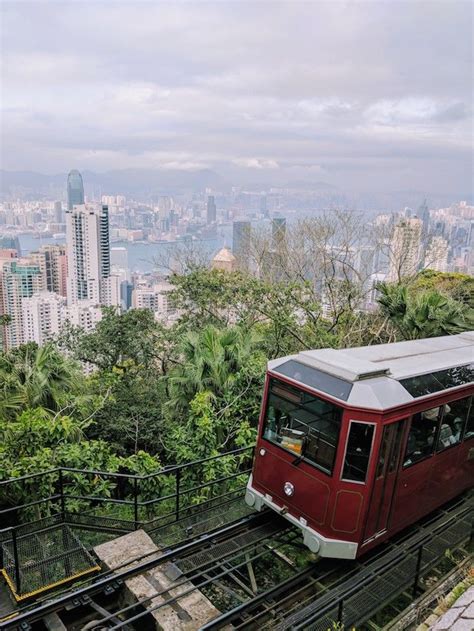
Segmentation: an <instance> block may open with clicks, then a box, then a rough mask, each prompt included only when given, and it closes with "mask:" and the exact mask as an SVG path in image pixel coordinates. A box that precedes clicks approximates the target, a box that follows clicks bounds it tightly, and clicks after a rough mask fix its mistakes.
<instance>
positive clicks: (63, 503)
mask: <svg viewBox="0 0 474 631" xmlns="http://www.w3.org/2000/svg"><path fill="white" fill-rule="evenodd" d="M252 455H253V447H244V448H241V449H236V450H233V451H230V452H226V453H223V454H217V455H215V456H210V457H207V458H203V459H201V460H196V461H194V462H189V463H185V464H181V465H175V466H170V467H165V468H163V469H160V470H159V471H156V472H153V473H150V474H147V475H135V474H130V473H121V472H110V471H99V470H87V469H76V468H71V467H57V468H55V469H50V470H47V471H43V472H40V473H32V474H29V475H25V476H21V477H19V478H12V479H9V480H5V481H2V482H0V526H2V525H5V526H6V527H5V528H0V568H3V571H4V573H7V574H8V576H9V577H10V580H11V583H12V585H13V587H14V591H15V593H16V594H17V595H18V594H21V593H22V589H23V585H22V584H23V583H24V582H25V580H24V576H23V570H24V568H25V567H27V566H28V567H32V566H34V565H35V564H38V563H40V561H38V559H37V558H36V556H35V557H34V558H32V556H31V553H30V552H29V550H30V547H31V546H30V545H28V546H27V545H26V542H27V541H29V540H31V538H32V537H33V536H35V537H36V539H38V533H41V532H46V531H48V532H50V533H51V532H53V531H54V529H56V530H57V529H59V528H61V527H63V526H64V525H66V526H70V527H71V528H73V529H82V530H86V531H87V530H89V531H97V532H100V533H109V534H124V533H127V532H131V531H133V530H137V529H138V528H143V529H145V530H146V531H147V532H150V533H153V532H154V531H157V530H159V529H160V528H163V527H166V526H169V525H172V524H177V523H180V522H182V521H184V520H187V521H189V520H191V521H192V519H193V518H194V516H198V515H199V514H202V513H203V512H204V511H210V510H212V508H213V507H215V506H218V505H219V504H220V503H224V502H228V501H230V500H231V499H232V498H233V497H238V496H239V495H241V494H242V491H243V489H244V488H245V485H246V482H247V477H248V474H249V473H250V470H251V464H252ZM31 497H36V499H34V500H31V501H30V498H31ZM51 536H52V535H51ZM27 550H28V551H27ZM42 555H43V553H42ZM42 555H39V557H38V558H40V559H41V558H42ZM43 556H44V555H43ZM41 562H42V561H41ZM42 571H43V572H44V568H43V566H42Z"/></svg>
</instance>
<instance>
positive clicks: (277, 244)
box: [272, 217, 286, 250]
mask: <svg viewBox="0 0 474 631" xmlns="http://www.w3.org/2000/svg"><path fill="white" fill-rule="evenodd" d="M285 236H286V218H285V217H274V218H273V219H272V245H273V247H274V248H275V250H279V249H281V247H282V244H283V242H284V240H285Z"/></svg>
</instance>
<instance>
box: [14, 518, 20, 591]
mask: <svg viewBox="0 0 474 631" xmlns="http://www.w3.org/2000/svg"><path fill="white" fill-rule="evenodd" d="M12 543H13V560H14V562H15V582H16V593H17V594H18V595H20V594H21V578H20V561H19V559H18V541H17V537H16V530H15V529H14V528H13V530H12Z"/></svg>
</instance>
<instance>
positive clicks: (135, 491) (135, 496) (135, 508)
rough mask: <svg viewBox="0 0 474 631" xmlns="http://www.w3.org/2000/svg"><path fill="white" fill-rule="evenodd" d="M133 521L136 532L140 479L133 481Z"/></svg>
mask: <svg viewBox="0 0 474 631" xmlns="http://www.w3.org/2000/svg"><path fill="white" fill-rule="evenodd" d="M133 519H134V522H135V530H137V529H138V478H134V479H133Z"/></svg>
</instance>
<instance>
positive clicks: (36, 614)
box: [2, 512, 273, 631]
mask: <svg viewBox="0 0 474 631" xmlns="http://www.w3.org/2000/svg"><path fill="white" fill-rule="evenodd" d="M272 517H273V513H270V512H265V513H263V514H262V513H253V514H251V515H248V516H246V517H243V518H242V519H240V520H238V521H237V522H234V523H232V524H229V525H227V526H224V527H223V528H221V529H219V530H217V531H213V532H209V533H206V534H204V535H202V536H200V537H199V538H197V539H195V540H192V541H190V542H188V543H185V544H183V545H180V546H178V547H176V548H172V549H170V550H167V551H166V552H164V553H163V554H162V555H161V556H160V557H158V558H154V559H150V560H147V561H144V562H142V563H138V564H137V565H134V566H133V567H127V566H130V564H131V563H133V560H127V562H126V563H124V564H123V565H122V566H121V567H126V568H127V569H123V570H122V571H120V572H117V571H116V570H113V571H112V570H111V571H109V575H107V576H105V577H104V576H101V578H99V579H98V580H96V581H94V582H93V583H92V584H91V585H87V586H85V587H80V588H79V589H77V590H74V591H72V592H71V591H69V592H68V593H66V594H65V595H63V596H60V597H59V598H57V599H55V600H49V601H48V602H46V603H44V604H42V605H40V606H39V607H36V608H33V609H31V610H29V611H27V612H23V613H20V614H19V615H18V616H15V618H12V619H11V620H7V621H6V622H4V623H3V627H2V631H3V629H13V628H15V627H17V626H19V625H21V624H22V623H24V622H28V623H29V622H31V621H36V620H39V619H41V618H43V617H44V616H46V615H47V614H49V613H52V612H54V611H58V610H60V609H62V608H63V607H64V606H65V605H67V604H69V603H70V602H71V601H72V600H78V599H81V598H83V597H87V596H90V595H91V594H94V593H96V592H98V591H101V590H103V589H105V588H106V587H108V586H109V585H110V584H111V583H113V582H117V581H124V580H126V579H128V578H131V577H133V576H137V575H138V574H143V573H144V572H147V571H148V570H151V569H153V568H154V567H156V566H157V565H160V564H162V563H165V562H166V561H171V560H173V559H176V558H177V557H179V556H180V555H182V554H185V553H188V552H192V551H194V550H197V549H199V548H200V547H202V546H203V545H204V544H206V543H209V542H212V540H213V539H215V538H216V537H223V536H226V535H227V534H229V535H230V534H232V533H234V532H235V531H238V530H239V529H241V528H244V527H245V526H246V525H248V524H252V523H256V524H259V523H260V522H262V523H265V522H266V521H268V520H269V519H271V518H272ZM156 552H157V551H154V552H151V553H148V554H147V555H143V557H141V558H145V557H146V556H151V555H155V557H156Z"/></svg>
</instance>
